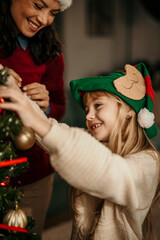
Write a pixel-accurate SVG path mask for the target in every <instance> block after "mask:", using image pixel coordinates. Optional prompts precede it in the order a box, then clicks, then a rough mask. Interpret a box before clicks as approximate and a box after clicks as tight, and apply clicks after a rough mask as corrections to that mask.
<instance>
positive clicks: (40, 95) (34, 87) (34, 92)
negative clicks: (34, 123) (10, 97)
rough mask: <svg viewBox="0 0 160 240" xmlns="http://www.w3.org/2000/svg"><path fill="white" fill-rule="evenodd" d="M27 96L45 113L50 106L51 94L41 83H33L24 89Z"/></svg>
mask: <svg viewBox="0 0 160 240" xmlns="http://www.w3.org/2000/svg"><path fill="white" fill-rule="evenodd" d="M23 91H24V92H25V93H26V94H27V96H28V97H29V98H30V99H32V100H33V101H36V103H37V104H38V105H39V107H40V108H41V109H42V110H43V111H44V112H45V111H46V110H47V107H48V106H49V92H48V90H47V89H46V86H45V85H43V84H40V83H36V82H34V83H31V84H28V85H26V86H24V87H23Z"/></svg>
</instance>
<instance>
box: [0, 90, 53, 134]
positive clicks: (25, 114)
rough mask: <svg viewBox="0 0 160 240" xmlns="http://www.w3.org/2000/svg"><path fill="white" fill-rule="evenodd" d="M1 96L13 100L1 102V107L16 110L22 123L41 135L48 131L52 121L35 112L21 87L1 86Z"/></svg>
mask: <svg viewBox="0 0 160 240" xmlns="http://www.w3.org/2000/svg"><path fill="white" fill-rule="evenodd" d="M0 97H2V98H9V99H10V100H11V102H4V103H0V108H2V109H8V110H10V111H15V112H16V113H17V114H18V115H19V117H20V119H21V121H22V123H23V124H24V125H25V126H27V127H31V128H32V129H33V131H35V132H36V133H37V134H39V135H40V136H41V137H43V136H44V135H45V134H46V133H47V132H48V130H49V128H50V123H49V122H48V121H47V120H44V119H42V118H41V117H40V116H39V115H38V114H37V113H36V112H35V110H34V109H33V107H32V106H31V104H30V103H29V101H28V99H27V97H26V96H24V94H23V93H22V92H21V91H20V89H17V88H10V87H6V86H0Z"/></svg>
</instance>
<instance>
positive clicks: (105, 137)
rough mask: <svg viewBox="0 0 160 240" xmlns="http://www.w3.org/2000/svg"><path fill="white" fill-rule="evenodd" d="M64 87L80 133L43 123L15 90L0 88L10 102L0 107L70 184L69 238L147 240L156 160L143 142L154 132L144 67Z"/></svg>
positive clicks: (156, 175)
mask: <svg viewBox="0 0 160 240" xmlns="http://www.w3.org/2000/svg"><path fill="white" fill-rule="evenodd" d="M70 86H71V91H72V94H73V96H74V97H75V99H76V100H77V102H78V103H79V104H80V106H81V107H82V108H83V109H84V110H85V112H86V125H87V128H88V132H86V131H84V130H82V129H79V128H73V127H69V126H67V125H65V124H59V123H58V122H57V121H56V120H55V119H47V117H46V116H45V115H44V114H43V113H42V112H40V110H39V109H38V107H37V105H35V104H34V102H32V101H31V100H30V99H29V100H28V99H27V98H26V96H24V95H23V93H22V92H21V91H20V90H19V89H17V87H15V89H13V88H9V87H5V86H1V87H0V97H3V98H10V99H11V101H12V102H11V103H9V102H6V103H1V104H0V108H3V109H9V110H12V111H16V112H17V114H18V115H19V117H20V118H21V120H22V122H23V124H24V125H26V126H28V127H31V128H32V129H33V130H34V131H35V132H36V135H37V140H38V141H39V144H41V146H42V147H43V148H45V149H46V150H47V151H48V152H49V154H50V161H51V164H52V166H53V167H54V168H55V169H56V171H57V172H58V173H59V174H60V175H61V176H62V177H63V178H64V179H65V180H66V181H67V182H68V183H69V184H71V185H72V186H73V188H74V189H73V191H72V206H73V209H74V212H75V215H74V221H73V230H72V237H71V239H72V240H80V239H83V240H84V239H94V240H113V239H114V240H142V239H143V240H144V239H152V238H151V237H152V224H151V219H150V218H151V210H152V207H153V204H154V203H155V201H156V200H158V186H159V169H160V163H159V160H160V159H159V155H158V152H157V151H156V149H155V148H154V147H153V145H152V144H151V142H150V140H149V138H152V137H153V136H155V135H156V127H155V124H154V115H153V113H152V107H153V101H154V92H153V89H152V86H151V80H150V77H149V73H148V71H147V69H146V67H145V65H144V64H143V63H139V64H137V65H136V66H131V65H126V66H125V69H124V70H123V71H118V72H115V73H111V74H110V75H108V76H101V77H88V78H84V79H78V80H73V81H71V83H70ZM29 102H30V103H29ZM30 104H32V106H31V105H30ZM33 108H34V109H33ZM153 235H154V234H153Z"/></svg>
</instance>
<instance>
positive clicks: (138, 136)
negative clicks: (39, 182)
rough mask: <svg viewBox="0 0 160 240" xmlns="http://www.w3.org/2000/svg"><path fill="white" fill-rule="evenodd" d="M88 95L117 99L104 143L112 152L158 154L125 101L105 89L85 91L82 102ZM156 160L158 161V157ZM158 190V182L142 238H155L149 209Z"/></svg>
mask: <svg viewBox="0 0 160 240" xmlns="http://www.w3.org/2000/svg"><path fill="white" fill-rule="evenodd" d="M90 96H107V97H109V98H111V99H113V101H117V103H118V106H119V110H118V116H117V121H116V123H115V125H114V128H113V129H112V131H111V134H110V136H109V139H108V142H107V144H106V145H107V147H108V148H109V149H110V150H111V151H112V152H113V153H116V154H119V155H120V156H123V157H124V156H126V155H128V154H132V153H136V152H139V151H143V150H152V151H153V152H155V153H157V154H158V155H159V153H158V152H157V150H156V149H155V147H154V146H153V144H152V143H151V141H150V140H149V139H148V137H147V136H146V134H145V132H144V130H143V129H142V128H141V127H140V125H139V124H138V122H137V115H136V113H135V111H134V110H133V109H132V108H131V107H130V106H129V105H128V104H127V103H125V102H124V101H123V100H122V99H121V98H120V97H118V96H117V95H114V94H112V93H108V92H106V91H95V92H86V93H85V94H84V97H83V101H84V103H85V102H86V101H87V99H88V98H89V97H90ZM131 110H132V116H131V117H130V118H128V119H127V118H126V116H127V113H128V112H129V111H131ZM157 154H154V158H155V160H156V161H157ZM158 161H160V158H159V159H158ZM159 179H160V177H159ZM159 182H160V181H159ZM76 192H77V191H76V190H74V191H73V192H72V195H71V196H72V197H71V199H72V200H71V202H72V207H73V209H74V211H75V214H78V212H77V209H76V206H75V198H76V197H78V196H77V194H76ZM78 192H79V191H78ZM78 192H77V193H78ZM159 192H160V191H159V183H158V186H157V191H156V194H155V197H154V199H153V201H152V204H151V208H150V210H149V212H148V214H147V216H146V219H145V221H144V224H143V240H150V239H153V240H154V239H156V238H155V232H154V226H153V224H152V220H151V210H152V207H153V205H154V203H155V202H157V201H158V200H159V195H160V193H159ZM82 194H83V193H82ZM102 206H103V204H101V205H100V206H99V209H97V212H96V213H95V222H94V223H93V228H92V230H91V233H92V234H93V233H94V230H95V228H96V224H97V222H98V219H99V217H100V212H101V208H102Z"/></svg>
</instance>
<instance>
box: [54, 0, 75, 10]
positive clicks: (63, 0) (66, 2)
mask: <svg viewBox="0 0 160 240" xmlns="http://www.w3.org/2000/svg"><path fill="white" fill-rule="evenodd" d="M57 2H59V3H60V5H61V12H62V11H64V10H66V9H67V8H69V7H70V6H71V4H72V0H57Z"/></svg>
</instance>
